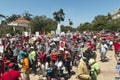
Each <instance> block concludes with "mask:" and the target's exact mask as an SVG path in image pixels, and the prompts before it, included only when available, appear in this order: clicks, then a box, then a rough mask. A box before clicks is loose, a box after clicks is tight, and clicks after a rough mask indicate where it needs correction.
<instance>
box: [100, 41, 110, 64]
mask: <svg viewBox="0 0 120 80" xmlns="http://www.w3.org/2000/svg"><path fill="white" fill-rule="evenodd" d="M107 50H108V46H107V44H106V42H105V41H102V43H101V44H100V58H101V61H102V62H104V61H106V53H107Z"/></svg>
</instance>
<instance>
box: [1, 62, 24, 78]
mask: <svg viewBox="0 0 120 80" xmlns="http://www.w3.org/2000/svg"><path fill="white" fill-rule="evenodd" d="M8 66H9V71H7V72H5V73H4V74H3V75H2V77H1V79H0V80H22V78H21V75H20V72H19V71H17V70H15V64H14V63H10V64H9V65H8Z"/></svg>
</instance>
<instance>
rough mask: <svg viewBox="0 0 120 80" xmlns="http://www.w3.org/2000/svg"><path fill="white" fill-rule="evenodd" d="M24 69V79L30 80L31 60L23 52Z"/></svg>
mask: <svg viewBox="0 0 120 80" xmlns="http://www.w3.org/2000/svg"><path fill="white" fill-rule="evenodd" d="M22 59H23V60H22V62H21V64H22V71H23V79H24V80H30V79H29V70H30V69H29V60H28V58H26V55H25V54H22Z"/></svg>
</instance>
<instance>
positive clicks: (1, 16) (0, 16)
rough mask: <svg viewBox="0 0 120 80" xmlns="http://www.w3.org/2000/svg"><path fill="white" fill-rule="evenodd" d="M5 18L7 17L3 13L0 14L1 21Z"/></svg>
mask: <svg viewBox="0 0 120 80" xmlns="http://www.w3.org/2000/svg"><path fill="white" fill-rule="evenodd" d="M3 18H4V19H5V18H6V17H5V16H4V15H3V14H0V19H1V23H2V19H3Z"/></svg>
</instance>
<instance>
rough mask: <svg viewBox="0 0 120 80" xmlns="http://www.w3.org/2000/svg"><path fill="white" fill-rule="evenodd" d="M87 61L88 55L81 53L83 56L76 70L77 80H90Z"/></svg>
mask: <svg viewBox="0 0 120 80" xmlns="http://www.w3.org/2000/svg"><path fill="white" fill-rule="evenodd" d="M89 59H90V54H89V53H83V56H82V58H81V59H80V62H79V65H78V69H77V78H78V79H79V80H91V77H90V67H89V65H88V61H89Z"/></svg>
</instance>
